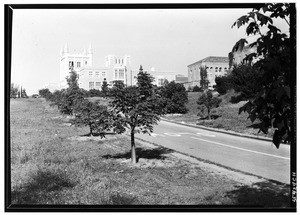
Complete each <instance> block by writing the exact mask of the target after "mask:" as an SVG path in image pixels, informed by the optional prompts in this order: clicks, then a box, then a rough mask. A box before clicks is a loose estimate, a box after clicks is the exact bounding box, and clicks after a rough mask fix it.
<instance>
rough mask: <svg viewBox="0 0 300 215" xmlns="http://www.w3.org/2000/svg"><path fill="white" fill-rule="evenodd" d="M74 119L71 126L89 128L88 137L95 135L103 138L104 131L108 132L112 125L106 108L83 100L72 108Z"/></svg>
mask: <svg viewBox="0 0 300 215" xmlns="http://www.w3.org/2000/svg"><path fill="white" fill-rule="evenodd" d="M74 115H75V119H73V120H72V124H74V125H76V126H89V128H90V135H93V134H94V133H97V134H99V135H100V136H101V138H102V137H105V131H107V130H109V129H110V128H111V127H112V125H113V122H112V119H113V117H112V112H111V111H109V110H108V109H107V106H104V105H100V104H99V103H98V102H90V101H89V100H87V99H83V100H82V101H81V102H77V103H76V105H75V106H74Z"/></svg>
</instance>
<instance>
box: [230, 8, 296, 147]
mask: <svg viewBox="0 0 300 215" xmlns="http://www.w3.org/2000/svg"><path fill="white" fill-rule="evenodd" d="M291 7H294V5H291V4H282V3H277V4H269V3H268V4H264V5H263V6H260V7H257V8H254V9H253V10H252V11H251V12H249V13H248V14H247V15H244V16H242V17H240V18H239V19H238V20H237V21H236V22H235V23H234V24H233V26H235V25H236V26H237V27H238V28H239V27H241V26H243V25H246V26H247V28H246V33H247V35H248V36H249V35H257V34H258V35H259V38H258V39H257V40H256V41H255V42H253V43H252V44H250V47H256V48H257V51H256V53H252V54H250V55H248V56H246V57H245V59H244V61H246V62H253V59H256V60H257V61H256V62H255V63H253V68H254V69H256V70H257V71H260V72H261V75H262V78H261V85H262V87H261V89H260V90H259V92H258V93H257V94H256V95H255V98H254V99H252V100H249V101H248V102H247V103H246V104H245V105H244V106H243V107H242V108H241V109H240V112H242V111H246V112H247V113H248V114H249V118H250V120H251V121H252V122H254V121H255V120H256V119H259V120H260V123H259V124H258V125H257V126H258V127H259V131H262V132H264V133H267V132H268V129H269V128H271V127H274V128H275V129H276V130H275V133H274V135H273V143H274V144H275V146H276V147H277V148H278V147H279V145H280V143H281V142H282V141H284V142H289V141H290V140H291V118H292V113H291V89H290V72H291V68H290V59H291V56H290V38H289V37H288V36H287V35H286V34H285V33H281V31H280V29H278V28H277V27H276V26H275V25H274V24H273V20H272V18H278V19H282V20H285V21H286V23H287V24H288V25H289V21H288V19H289V15H290V10H291ZM261 28H267V29H268V30H267V32H266V33H264V34H263V33H262V32H261ZM245 42H246V41H245V39H241V40H240V43H237V45H236V46H235V47H234V48H238V46H239V44H241V43H242V44H244V43H245Z"/></svg>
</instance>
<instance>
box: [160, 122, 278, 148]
mask: <svg viewBox="0 0 300 215" xmlns="http://www.w3.org/2000/svg"><path fill="white" fill-rule="evenodd" d="M161 120H162V121H166V122H170V123H174V124H178V125H184V126H188V127H193V128H201V129H204V130H208V131H215V132H219V133H224V134H230V135H234V136H239V137H246V138H251V139H256V140H263V141H267V142H272V139H271V138H268V137H258V136H254V135H249V134H242V133H238V132H234V131H226V130H222V129H216V128H209V127H205V126H202V125H193V124H186V123H181V122H176V121H173V120H168V119H165V118H161Z"/></svg>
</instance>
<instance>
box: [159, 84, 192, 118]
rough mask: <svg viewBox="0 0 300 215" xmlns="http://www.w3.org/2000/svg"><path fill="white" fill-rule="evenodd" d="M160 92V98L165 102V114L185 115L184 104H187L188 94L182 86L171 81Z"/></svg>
mask: <svg viewBox="0 0 300 215" xmlns="http://www.w3.org/2000/svg"><path fill="white" fill-rule="evenodd" d="M161 91H162V97H163V98H164V100H165V109H166V113H183V114H184V113H186V112H187V111H188V109H187V108H186V106H185V105H186V103H188V93H187V92H186V91H185V87H184V86H183V84H180V83H175V81H171V82H170V83H168V84H166V85H165V86H164V87H163V89H162V90H161Z"/></svg>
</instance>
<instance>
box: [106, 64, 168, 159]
mask: <svg viewBox="0 0 300 215" xmlns="http://www.w3.org/2000/svg"><path fill="white" fill-rule="evenodd" d="M152 81H153V77H152V76H150V75H149V74H148V73H146V72H143V68H142V66H141V67H140V71H139V73H138V75H137V86H129V87H125V86H124V83H122V82H115V84H114V87H113V89H112V91H111V95H112V97H113V100H112V102H111V105H112V107H113V108H114V110H115V111H116V113H117V114H118V115H117V117H116V118H115V119H114V120H115V123H114V127H115V131H117V132H118V133H123V132H125V131H126V128H128V129H129V130H130V136H131V162H132V163H136V162H137V158H136V150H135V140H134V135H135V134H136V133H148V134H150V133H151V132H152V131H153V125H154V124H157V122H158V121H159V119H160V116H161V115H162V114H163V113H164V112H163V109H162V107H161V106H160V105H159V104H161V103H160V100H161V97H160V95H159V94H157V93H155V90H154V86H153V85H152Z"/></svg>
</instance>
